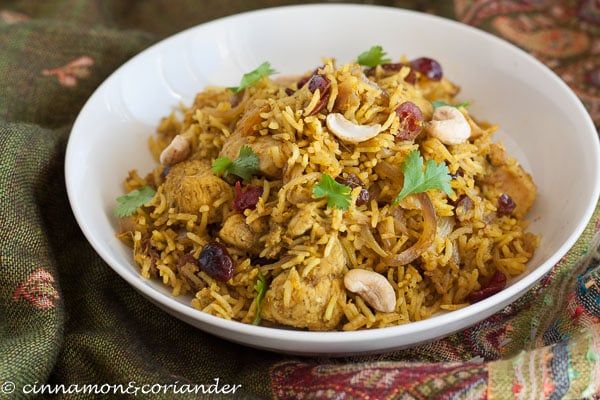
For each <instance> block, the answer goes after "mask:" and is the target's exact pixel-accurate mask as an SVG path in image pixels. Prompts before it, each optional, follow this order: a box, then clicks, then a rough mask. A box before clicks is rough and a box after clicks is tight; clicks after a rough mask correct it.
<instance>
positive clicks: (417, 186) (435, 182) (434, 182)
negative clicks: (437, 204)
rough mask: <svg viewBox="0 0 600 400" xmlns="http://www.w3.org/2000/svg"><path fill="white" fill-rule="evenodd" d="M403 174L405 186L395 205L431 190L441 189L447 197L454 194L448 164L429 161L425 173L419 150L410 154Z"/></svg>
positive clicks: (403, 167) (403, 168) (405, 161)
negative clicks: (409, 196)
mask: <svg viewBox="0 0 600 400" xmlns="http://www.w3.org/2000/svg"><path fill="white" fill-rule="evenodd" d="M402 172H403V173H404V185H403V186H402V190H401V191H400V193H398V196H396V200H394V204H398V203H399V202H400V201H401V200H402V199H404V198H405V197H406V196H408V195H411V194H415V193H423V192H426V191H428V190H431V189H440V190H442V191H444V192H445V193H446V194H447V195H451V194H453V193H454V192H453V191H452V188H451V187H450V180H451V179H452V178H451V177H450V172H449V171H448V167H447V166H446V164H444V163H443V162H441V163H439V164H438V163H437V162H435V160H428V161H427V164H426V165H425V171H423V157H421V154H419V152H418V151H417V150H413V151H411V152H410V153H408V156H406V159H405V160H404V165H403V166H402Z"/></svg>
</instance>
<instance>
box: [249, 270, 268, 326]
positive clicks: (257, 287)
mask: <svg viewBox="0 0 600 400" xmlns="http://www.w3.org/2000/svg"><path fill="white" fill-rule="evenodd" d="M254 291H256V299H255V301H256V313H255V314H254V320H253V321H252V325H259V324H260V309H261V306H262V299H263V297H265V293H266V292H267V280H266V279H265V276H264V275H263V274H261V273H260V271H259V272H258V276H257V277H256V283H255V284H254Z"/></svg>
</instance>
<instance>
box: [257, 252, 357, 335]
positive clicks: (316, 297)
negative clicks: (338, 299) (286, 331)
mask: <svg viewBox="0 0 600 400" xmlns="http://www.w3.org/2000/svg"><path fill="white" fill-rule="evenodd" d="M345 265H346V260H345V257H344V252H343V250H342V246H341V245H340V243H339V242H338V241H337V240H336V242H335V244H334V246H333V247H332V249H331V253H330V254H329V256H328V257H324V258H323V259H322V260H321V263H320V264H319V265H318V266H316V267H314V268H313V269H312V270H311V271H310V272H309V273H308V275H307V276H306V277H302V271H303V268H304V267H300V269H299V270H296V267H294V268H291V269H290V270H287V271H285V272H282V273H281V274H279V275H277V276H276V277H275V279H273V282H271V285H270V287H269V289H268V290H267V293H266V294H265V298H264V301H263V306H262V307H263V308H262V314H261V315H262V317H263V318H264V319H265V320H269V321H272V322H276V323H279V324H283V325H288V326H293V327H296V328H308V329H310V330H315V331H319V330H331V329H334V328H336V327H337V325H338V324H339V322H340V320H341V318H342V315H343V312H342V309H341V307H340V306H339V305H338V304H337V303H336V304H334V306H333V309H332V312H331V315H330V318H326V315H325V313H326V310H327V306H328V305H329V302H330V301H331V298H332V296H336V295H338V294H340V293H342V292H343V290H344V287H343V282H342V275H343V272H344V267H345ZM286 282H289V283H287V285H286ZM286 287H289V289H291V296H290V297H289V304H287V305H286V304H285V293H286Z"/></svg>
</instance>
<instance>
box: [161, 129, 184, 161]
mask: <svg viewBox="0 0 600 400" xmlns="http://www.w3.org/2000/svg"><path fill="white" fill-rule="evenodd" d="M191 151H192V146H191V143H190V141H189V140H188V139H186V138H185V137H183V136H181V135H177V136H175V137H174V138H173V140H172V141H171V143H169V145H168V146H167V147H165V149H164V150H163V151H162V153H160V163H161V164H163V165H173V164H177V163H178V162H180V161H183V160H185V159H186V158H188V157H189V155H190V153H191Z"/></svg>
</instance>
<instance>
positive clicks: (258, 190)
mask: <svg viewBox="0 0 600 400" xmlns="http://www.w3.org/2000/svg"><path fill="white" fill-rule="evenodd" d="M262 194H263V188H262V186H250V185H249V186H246V189H245V190H243V191H242V184H241V183H240V181H237V182H236V183H235V198H234V199H233V208H234V209H235V210H236V211H239V212H244V210H248V209H250V210H254V208H256V203H258V199H259V198H260V196H261V195H262Z"/></svg>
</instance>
